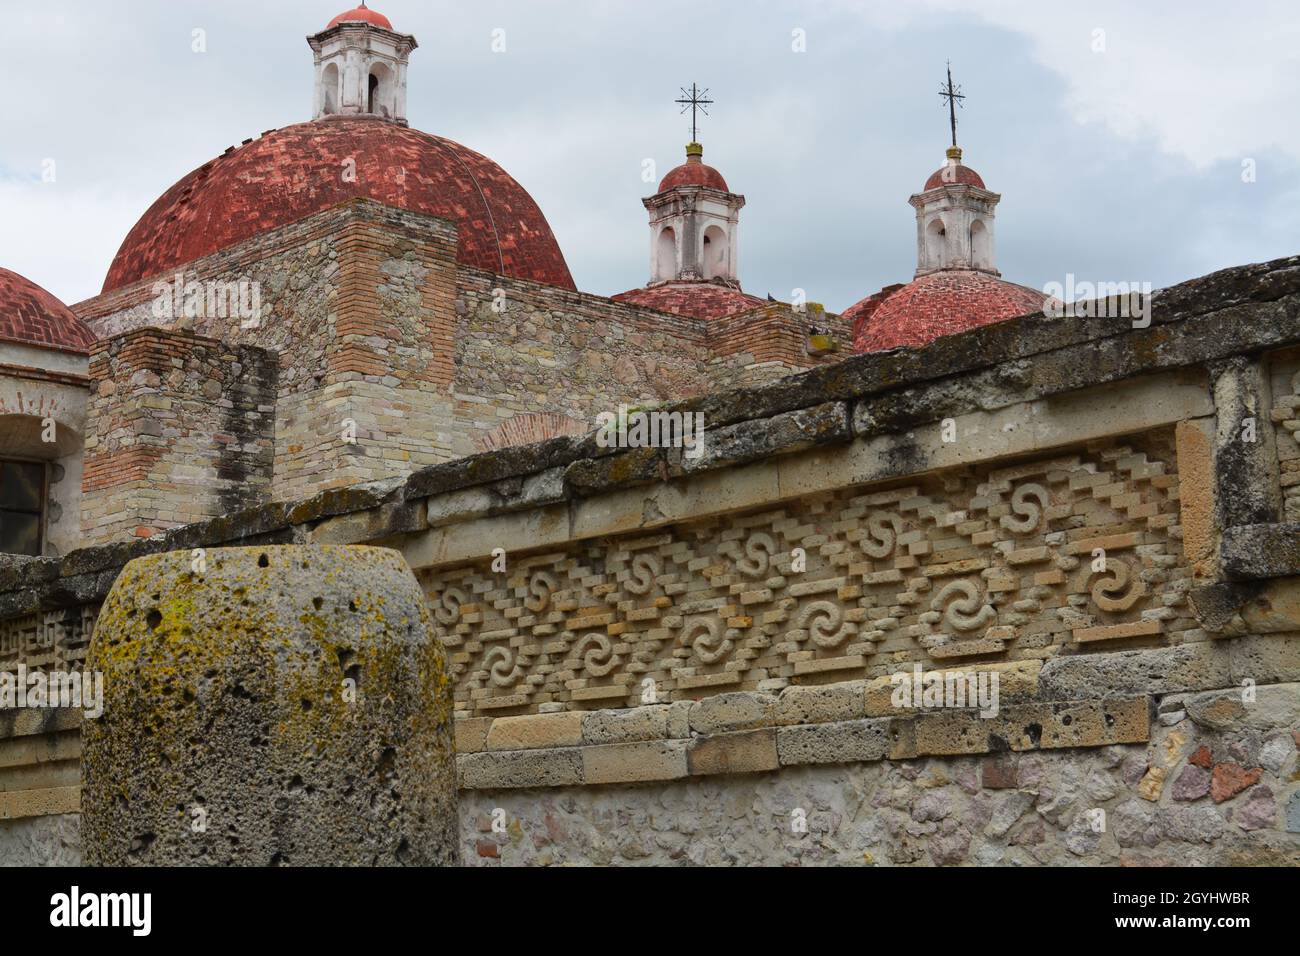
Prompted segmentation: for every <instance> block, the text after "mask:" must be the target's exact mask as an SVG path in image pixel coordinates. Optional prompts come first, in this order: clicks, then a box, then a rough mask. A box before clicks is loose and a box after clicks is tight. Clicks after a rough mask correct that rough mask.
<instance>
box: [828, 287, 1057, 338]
mask: <svg viewBox="0 0 1300 956" xmlns="http://www.w3.org/2000/svg"><path fill="white" fill-rule="evenodd" d="M1046 301H1047V297H1046V296H1045V295H1044V294H1043V293H1042V292H1040V291H1038V290H1037V289H1030V288H1028V287H1027V286H1022V285H1016V284H1015V283H1013V282H1004V281H1003V280H1001V279H999V278H996V277H995V276H991V275H989V274H987V273H984V272H976V271H974V270H961V269H951V270H945V271H942V272H932V273H930V274H929V275H924V276H921V277H920V278H919V279H914V280H912V281H911V282H909V283H907V284H906V285H902V286H894V287H891V288H886V289H883V290H881V291H880V292H878V293H876V294H875V295H872V296H868V297H867V298H865V299H863V300H861V301H860V302H857V303H855V304H854V305H851V306H849V307H848V308H847V309H845V310H844V315H843V317H844V318H845V319H847V320H848V321H850V322H851V323H852V324H853V351H855V352H878V351H881V350H882V349H892V348H896V347H898V346H903V345H906V346H913V347H916V346H921V345H926V344H928V343H930V342H933V341H934V340H935V339H937V338H940V337H941V336H944V335H955V334H956V333H958V332H965V331H966V330H967V329H974V328H978V327H979V326H981V325H990V324H992V323H994V322H1001V321H1003V320H1004V319H1014V318H1016V317H1017V316H1021V315H1030V314H1032V313H1035V312H1041V311H1042V310H1043V305H1044V303H1045V302H1046Z"/></svg>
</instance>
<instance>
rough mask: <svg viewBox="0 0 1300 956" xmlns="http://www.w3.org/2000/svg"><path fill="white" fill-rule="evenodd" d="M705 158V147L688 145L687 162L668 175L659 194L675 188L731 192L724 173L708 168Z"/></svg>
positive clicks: (661, 184)
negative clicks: (685, 187) (705, 188)
mask: <svg viewBox="0 0 1300 956" xmlns="http://www.w3.org/2000/svg"><path fill="white" fill-rule="evenodd" d="M703 157H704V147H703V146H701V145H700V144H699V143H691V144H690V145H688V146H687V147H686V162H684V163H682V164H681V165H680V166H677V167H675V168H673V169H670V170H669V171H668V175H667V176H665V177H664V178H663V180H662V181H661V182H660V183H659V192H661V193H662V192H666V191H667V190H669V189H672V188H673V187H675V186H708V187H709V188H710V189H720V190H722V191H723V192H724V193H726V192H731V190H730V189H728V188H727V181H726V180H725V179H723V178H722V173H720V172H718V171H717V170H716V169H714V168H713V167H712V166H706V165H705V164H704V159H703Z"/></svg>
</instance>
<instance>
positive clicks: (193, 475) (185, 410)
mask: <svg viewBox="0 0 1300 956" xmlns="http://www.w3.org/2000/svg"><path fill="white" fill-rule="evenodd" d="M90 380H91V385H92V389H93V391H92V395H91V399H90V403H89V407H88V409H87V416H86V420H87V433H86V453H85V462H84V473H83V476H82V516H81V522H82V534H83V536H84V538H85V539H86V541H88V542H98V541H107V540H112V539H115V538H119V537H121V536H123V535H124V534H126V535H132V536H135V537H149V536H150V535H153V534H156V533H157V532H159V531H161V530H164V529H167V528H174V527H176V526H178V525H182V524H189V523H191V522H194V521H201V520H203V519H205V518H211V517H216V516H219V515H224V514H229V513H231V512H234V511H238V510H239V509H241V508H245V507H249V506H252V505H256V504H259V503H261V502H263V501H265V500H267V499H268V497H269V493H270V487H271V464H272V460H273V455H274V447H273V441H274V439H273V436H274V415H275V389H276V367H275V361H274V358H273V356H271V355H270V354H269V353H268V352H266V351H265V350H263V349H259V348H255V347H252V346H229V345H226V344H224V343H222V342H218V341H215V340H213V339H210V338H206V337H203V336H198V335H194V334H193V333H190V332H183V331H164V330H160V329H148V328H145V329H140V330H137V331H134V332H129V333H126V334H125V335H121V336H118V337H117V338H114V339H111V340H109V341H106V342H100V343H97V344H96V345H95V346H94V348H93V350H92V352H91V358H90Z"/></svg>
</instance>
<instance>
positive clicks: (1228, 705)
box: [461, 683, 1300, 866]
mask: <svg viewBox="0 0 1300 956" xmlns="http://www.w3.org/2000/svg"><path fill="white" fill-rule="evenodd" d="M1157 706H1158V709H1159V712H1158V715H1157V718H1156V720H1155V721H1154V722H1153V723H1152V730H1151V736H1150V740H1149V741H1146V742H1144V743H1140V744H1109V745H1103V746H1097V747H1092V748H1088V749H1083V748H1076V749H1065V750H1042V751H1035V752H1019V753H1018V752H1004V753H996V754H988V755H980V756H975V757H955V758H954V757H932V758H920V759H904V760H896V759H892V758H891V759H885V757H886V756H887V755H888V754H887V747H884V746H882V745H881V741H880V740H879V738H878V737H877V738H876V739H875V741H874V743H875V746H874V747H873V746H872V744H873V739H872V737H871V736H870V735H869V733H868V732H867V731H865V730H862V729H859V728H860V727H861V725H863V724H866V723H867V722H865V721H858V722H841V723H838V724H834V725H823V726H824V727H825V729H823V730H820V731H819V732H818V733H816V734H814V733H812V732H811V731H809V730H807V729H803V728H792V729H790V730H789V731H787V737H786V739H785V740H784V741H783V740H782V736H781V734H782V731H781V730H778V731H777V737H776V747H775V748H773V747H772V746H771V744H770V742H769V743H767V746H766V748H765V750H764V751H763V752H760V751H759V748H757V747H754V746H753V745H752V744H751V745H750V746H749V751H750V763H749V766H748V767H746V768H744V769H753V770H761V769H764V768H767V769H765V772H761V773H747V774H743V775H738V774H734V773H733V774H722V775H716V776H693V775H691V774H690V772H689V766H688V762H687V760H685V759H681V758H679V760H680V772H679V773H677V774H676V775H675V776H674V777H672V778H669V780H668V781H666V782H661V783H643V784H629V783H619V784H615V785H611V786H590V785H588V786H579V785H572V784H570V785H567V786H548V787H542V786H539V785H538V783H537V782H534V784H533V786H532V787H531V788H525V789H509V790H502V789H486V790H467V791H465V792H464V793H463V794H462V799H461V835H462V847H463V854H464V858H465V860H466V861H467V863H471V864H473V863H477V864H479V865H483V866H493V865H507V866H545V865H552V864H559V865H584V864H595V865H601V866H609V865H616V866H633V865H642V866H664V865H669V866H671V865H681V864H696V865H713V866H717V865H765V866H784V865H803V866H810V865H814V866H815V865H847V866H863V865H866V866H903V865H913V866H959V865H979V866H993V865H999V866H1001V865H1014V866H1035V865H1051V866H1070V865H1083V864H1087V865H1094V866H1097V865H1100V866H1114V865H1121V866H1189V865H1191V866H1206V865H1219V866H1261V865H1264V866H1298V865H1300V839H1298V838H1297V837H1296V836H1295V834H1296V833H1297V832H1300V799H1298V798H1297V795H1296V793H1295V780H1296V777H1297V774H1298V773H1300V770H1298V769H1297V753H1296V749H1297V741H1296V736H1297V734H1300V684H1294V683H1291V684H1277V685H1273V686H1270V687H1265V688H1261V689H1260V692H1259V696H1258V698H1257V699H1256V701H1255V702H1254V703H1253V704H1252V705H1251V706H1250V707H1245V706H1244V705H1243V704H1242V703H1241V700H1240V695H1239V694H1238V693H1237V692H1210V693H1204V694H1171V695H1166V696H1164V697H1161V698H1159V702H1158V705H1157ZM801 738H802V739H801ZM783 743H784V744H785V745H784V746H782V744H783ZM676 744H677V747H676V749H675V750H674V749H673V748H672V747H671V746H669V745H658V744H656V745H654V746H653V748H652V747H651V746H649V745H643V746H644V747H645V750H644V751H643V755H642V756H641V758H640V759H639V760H638V761H637V762H638V763H639V764H641V765H645V764H647V763H650V762H651V761H652V760H653V756H648V755H650V754H653V755H655V756H657V755H659V754H661V753H662V754H680V753H684V752H686V751H687V749H688V748H689V747H691V742H690V741H689V740H679V741H676ZM697 746H698V745H697ZM763 757H766V760H765V761H764V760H762V758H763ZM602 759H603V760H604V761H605V763H606V765H608V766H612V765H614V763H615V761H614V760H613V759H611V758H610V757H604V758H591V759H590V760H589V761H588V762H589V764H590V765H592V766H595V767H597V768H599V765H600V763H601V761H602ZM778 768H779V769H778ZM1247 768H1249V769H1247ZM738 769H739V768H738ZM627 776H628V775H627V774H624V779H626V778H627ZM1288 795H1289V796H1288ZM494 820H500V821H501V823H500V824H498V825H497V826H496V827H495V829H494Z"/></svg>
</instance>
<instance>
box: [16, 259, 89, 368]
mask: <svg viewBox="0 0 1300 956" xmlns="http://www.w3.org/2000/svg"><path fill="white" fill-rule="evenodd" d="M0 341H4V342H19V343H22V344H24V345H40V346H44V347H46V348H56V349H63V350H65V351H71V352H88V351H89V350H90V346H91V344H92V343H93V342H94V341H95V336H94V333H92V332H91V331H90V328H89V327H88V326H87V325H86V323H84V322H82V321H81V320H80V319H79V318H77V317H76V316H75V315H73V314H72V310H71V309H69V308H68V307H67V306H66V305H64V304H63V303H62V302H60V301H59V300H58V299H56V298H55V297H54V296H53V295H51V294H50V293H49V292H46V291H45V290H44V289H42V288H41V287H40V286H38V285H37V284H36V283H35V282H32V281H31V280H30V279H25V278H23V277H22V276H20V275H19V274H18V273H16V272H10V271H9V270H8V269H0Z"/></svg>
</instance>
